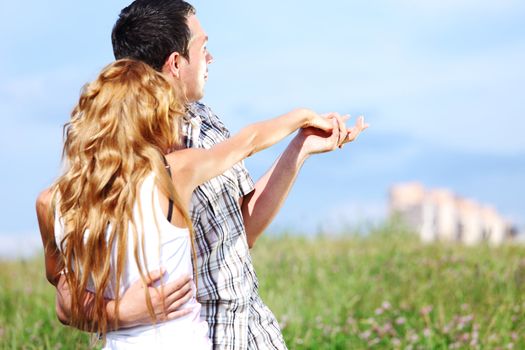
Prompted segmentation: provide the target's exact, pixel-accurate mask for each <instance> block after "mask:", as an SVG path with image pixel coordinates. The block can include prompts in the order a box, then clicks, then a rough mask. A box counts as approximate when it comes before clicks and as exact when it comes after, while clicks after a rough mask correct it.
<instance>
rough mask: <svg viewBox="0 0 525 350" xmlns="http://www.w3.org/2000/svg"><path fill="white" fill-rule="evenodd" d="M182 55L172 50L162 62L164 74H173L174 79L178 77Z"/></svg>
mask: <svg viewBox="0 0 525 350" xmlns="http://www.w3.org/2000/svg"><path fill="white" fill-rule="evenodd" d="M182 60H183V57H182V55H181V54H180V53H178V52H172V53H171V54H170V55H169V56H168V59H166V62H164V67H162V71H163V72H164V73H166V74H169V75H171V76H173V77H174V78H175V79H180V68H181V63H182Z"/></svg>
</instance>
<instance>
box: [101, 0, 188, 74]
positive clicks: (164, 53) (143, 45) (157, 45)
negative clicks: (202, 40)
mask: <svg viewBox="0 0 525 350" xmlns="http://www.w3.org/2000/svg"><path fill="white" fill-rule="evenodd" d="M193 14H195V8H194V7H193V6H191V5H190V4H188V3H187V2H185V1H182V0H136V1H134V2H133V3H131V5H129V6H128V7H126V8H124V9H123V10H122V11H121V12H120V15H119V18H118V20H117V22H116V23H115V26H114V27H113V31H112V33H111V43H112V44H113V54H114V55H115V58H116V59H121V58H132V59H136V60H140V61H142V62H145V63H147V64H149V65H150V66H152V67H153V68H154V69H156V70H158V71H161V70H162V67H163V66H164V63H165V62H166V60H167V59H168V57H169V55H171V54H172V53H173V52H178V53H180V54H181V55H182V56H183V57H185V58H186V59H188V58H189V57H188V43H189V41H190V39H191V33H190V29H189V27H188V23H187V18H188V17H189V16H191V15H193Z"/></svg>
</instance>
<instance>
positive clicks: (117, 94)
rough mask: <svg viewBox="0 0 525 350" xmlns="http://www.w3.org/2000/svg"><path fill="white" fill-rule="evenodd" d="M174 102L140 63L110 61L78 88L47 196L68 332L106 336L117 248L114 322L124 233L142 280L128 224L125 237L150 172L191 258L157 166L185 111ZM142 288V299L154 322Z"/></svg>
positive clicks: (168, 184)
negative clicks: (54, 219) (60, 166)
mask: <svg viewBox="0 0 525 350" xmlns="http://www.w3.org/2000/svg"><path fill="white" fill-rule="evenodd" d="M180 96H182V94H179V93H178V92H177V91H176V90H175V89H174V88H173V86H172V85H171V84H170V83H169V82H168V81H167V79H166V78H165V77H164V76H163V75H162V74H161V73H159V72H156V71H155V70H153V69H152V68H151V67H149V66H148V65H146V64H145V63H142V62H139V61H135V60H130V59H122V60H118V61H115V62H114V63H112V64H110V65H108V66H107V67H105V68H104V69H103V70H102V72H101V73H100V74H99V76H98V77H97V79H96V80H94V81H93V82H91V83H89V84H87V85H86V86H85V87H84V88H83V91H82V93H81V96H80V99H79V101H78V104H77V105H76V106H75V108H74V109H73V112H72V113H71V120H70V121H69V122H68V123H67V124H66V125H65V126H64V137H65V142H64V151H63V158H64V161H65V171H64V174H63V175H62V176H61V177H60V178H59V179H58V180H57V182H56V186H55V193H56V195H55V196H54V197H55V202H56V204H57V205H58V212H59V215H60V217H61V219H62V221H63V225H64V230H65V232H64V233H65V235H64V239H63V240H62V242H57V243H59V244H60V246H61V250H62V255H63V259H64V266H65V268H66V269H65V270H64V271H65V274H66V278H67V281H68V283H69V287H70V289H71V311H72V314H71V321H72V324H73V325H74V326H76V327H80V328H83V329H86V328H90V329H91V330H92V331H97V332H98V333H100V334H105V333H106V332H107V329H108V320H107V313H106V307H105V300H104V292H105V291H106V288H107V287H108V284H109V282H110V279H111V273H110V272H111V254H112V249H113V248H115V249H117V259H116V266H115V267H114V268H115V273H116V291H117V292H116V300H115V305H116V307H115V309H116V310H115V312H116V315H117V317H116V319H118V309H119V308H118V305H119V295H118V294H119V292H118V291H119V290H120V283H121V277H122V273H123V271H124V268H125V264H126V263H129V262H128V261H127V254H126V247H127V246H128V243H127V242H128V236H129V235H134V238H135V239H134V242H135V245H134V258H135V262H136V263H137V266H138V269H139V273H140V275H141V278H142V280H143V282H145V275H146V272H145V268H146V267H145V266H143V264H142V263H141V260H140V255H141V251H140V250H141V249H139V246H138V244H137V242H139V241H140V239H143V238H144V237H142V238H139V237H138V236H139V232H138V230H137V229H136V225H132V227H133V229H132V230H131V232H128V231H129V230H128V227H129V223H130V222H131V223H134V220H133V206H134V204H135V203H136V199H137V193H138V190H139V187H140V185H141V184H142V182H143V180H144V179H145V178H146V176H147V175H148V174H150V173H151V172H153V173H154V174H155V176H156V184H157V186H158V188H159V189H160V191H161V192H162V193H164V194H165V195H166V196H167V197H168V198H170V199H171V200H173V202H174V206H175V210H178V212H180V213H181V214H182V215H183V217H184V219H185V221H186V224H187V226H188V227H189V228H190V235H191V242H192V251H193V256H194V257H195V248H194V245H193V242H194V239H193V230H192V226H191V220H190V218H189V216H188V214H187V212H186V210H185V207H184V206H183V204H182V202H181V200H180V198H179V196H178V195H177V193H176V191H175V188H174V186H173V183H172V180H171V178H170V177H169V174H168V173H167V171H166V168H165V166H164V163H163V156H164V153H165V152H166V150H168V149H169V148H172V147H173V146H174V145H176V146H177V145H179V146H180V140H179V138H180V125H179V124H180V121H181V117H182V116H183V115H184V112H185V110H184V106H185V104H184V102H183V101H182V99H181V97H180ZM57 198H58V199H59V200H58V201H56V199H57ZM108 225H111V230H109V231H108ZM140 235H142V236H143V232H142V233H140ZM115 245H116V246H115ZM143 253H144V252H143V251H142V254H143ZM143 258H145V256H143ZM194 266H195V262H194ZM194 270H195V268H194ZM89 280H91V282H92V283H93V287H94V300H93V302H92V304H91V305H89V312H88V314H86V311H87V310H86V305H84V298H85V290H86V287H87V286H88V281H89ZM147 290H148V289H147V288H145V291H146V298H145V299H146V302H147V304H148V310H149V312H150V315H151V316H152V318H153V320H155V315H154V313H153V307H152V304H151V299H150V296H149V294H148V292H147ZM88 320H90V321H92V322H88ZM114 326H118V325H114Z"/></svg>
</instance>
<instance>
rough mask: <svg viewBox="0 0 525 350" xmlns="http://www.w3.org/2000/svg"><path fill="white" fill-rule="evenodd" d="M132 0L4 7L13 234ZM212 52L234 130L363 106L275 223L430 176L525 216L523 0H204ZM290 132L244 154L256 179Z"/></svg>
mask: <svg viewBox="0 0 525 350" xmlns="http://www.w3.org/2000/svg"><path fill="white" fill-rule="evenodd" d="M127 4H128V1H111V2H108V1H90V2H71V1H64V0H60V1H53V2H47V3H46V2H41V1H34V0H30V1H27V2H24V3H16V2H10V3H6V4H3V5H2V12H1V13H0V63H1V64H0V118H1V125H2V128H1V129H0V166H1V169H2V172H1V173H0V192H1V193H2V198H3V200H2V201H1V203H0V235H4V236H5V235H7V234H16V235H17V236H23V237H35V233H36V230H37V226H36V219H35V215H34V209H33V207H34V199H35V197H36V195H37V193H38V192H39V190H40V189H42V188H44V187H45V186H47V185H49V184H50V183H51V182H52V181H53V179H54V178H55V177H56V176H57V174H58V173H59V170H60V152H61V141H62V139H61V127H62V125H63V124H64V123H65V122H66V121H67V119H68V117H69V111H70V110H71V108H72V107H73V105H74V104H75V101H76V99H77V98H78V94H79V90H80V88H81V86H82V85H83V84H84V83H85V82H87V81H89V80H91V79H93V78H94V77H95V76H96V75H97V73H98V71H99V70H100V69H101V68H102V67H103V66H104V65H105V64H107V63H109V62H110V61H111V60H112V59H113V57H112V51H111V43H110V31H111V28H112V26H113V23H114V21H115V20H116V18H117V15H118V13H119V11H120V9H121V8H122V7H124V6H126V5H127ZM193 4H194V5H195V7H196V8H197V11H198V16H199V18H200V20H201V22H202V24H203V26H204V28H205V29H206V31H207V32H208V35H209V37H210V42H209V49H210V51H211V52H212V54H213V55H214V57H215V62H214V63H213V64H212V65H211V66H210V69H209V70H210V77H209V81H208V85H207V89H206V96H205V98H204V101H205V102H206V103H208V104H209V105H210V106H211V107H212V108H213V109H214V110H215V111H216V113H217V114H218V115H219V116H221V118H222V119H223V120H224V122H225V123H226V125H228V126H229V127H230V129H231V130H232V131H237V130H239V129H240V128H241V127H242V126H243V125H246V124H248V123H250V122H253V121H256V120H260V119H263V118H267V117H271V116H274V115H277V114H279V113H282V112H285V111H287V110H289V109H292V108H295V107H299V106H304V107H309V108H313V109H315V110H317V111H319V112H327V111H338V112H341V113H350V114H352V115H354V116H357V115H358V114H364V115H365V116H366V118H367V120H368V121H369V122H370V123H371V124H372V127H371V128H370V129H369V130H367V132H366V134H364V135H362V137H360V138H359V140H358V142H357V143H355V144H353V145H350V146H349V147H346V148H344V150H343V151H338V152H336V153H334V154H329V155H320V156H316V157H313V158H311V159H309V160H308V161H307V163H306V164H305V167H304V168H303V171H302V172H301V174H300V176H299V178H298V181H297V183H296V186H295V187H294V189H293V190H292V193H291V195H290V198H289V200H288V201H287V202H286V204H285V206H284V208H283V209H282V211H281V213H280V214H279V216H278V217H277V218H276V222H275V224H274V225H273V226H272V230H282V229H285V228H291V229H293V230H297V231H304V232H315V231H316V230H317V229H318V228H319V227H330V225H332V224H336V223H338V222H340V223H345V222H350V223H351V222H356V221H359V220H364V219H367V218H378V217H379V218H380V217H382V216H383V215H384V212H385V205H386V195H387V190H388V187H389V186H390V185H391V184H392V183H395V182H399V181H410V180H418V181H421V182H423V183H424V184H425V185H427V186H429V187H438V186H439V187H448V188H450V189H452V190H454V191H455V192H456V193H458V194H460V195H464V196H467V197H471V198H474V199H477V200H479V201H481V202H484V203H488V204H492V205H494V206H495V207H496V208H498V209H499V210H500V212H502V213H503V214H505V215H506V216H508V217H509V218H510V219H512V220H513V221H514V222H516V223H518V224H519V225H521V226H523V225H524V224H525V200H523V198H525V186H524V185H523V183H524V180H525V137H523V135H522V134H523V131H524V130H525V102H523V101H525V65H524V62H525V26H523V23H525V3H523V2H522V1H517V0H516V1H514V0H499V1H473V0H457V1H452V0H442V1H437V0H429V1H416V0H399V1H394V0H380V1H374V2H370V1H359V2H357V1H354V2H350V1H336V0H326V1H323V2H322V3H318V2H308V1H295V0H294V1H275V0H268V1H264V2H247V1H229V0H226V1H220V2H219V1H213V2H211V1H194V2H193ZM285 145H286V142H285V143H283V144H281V145H279V146H277V147H275V148H274V149H272V150H269V151H266V152H264V153H261V154H258V155H256V156H255V157H253V158H252V159H250V160H248V161H247V165H248V168H249V169H250V171H251V172H252V174H253V175H254V177H255V178H257V177H259V176H260V175H261V174H262V173H263V172H264V170H266V168H268V167H269V166H270V165H271V163H272V162H273V160H274V159H275V158H276V157H277V155H278V154H279V152H280V151H281V150H282V149H283V147H284V146H285Z"/></svg>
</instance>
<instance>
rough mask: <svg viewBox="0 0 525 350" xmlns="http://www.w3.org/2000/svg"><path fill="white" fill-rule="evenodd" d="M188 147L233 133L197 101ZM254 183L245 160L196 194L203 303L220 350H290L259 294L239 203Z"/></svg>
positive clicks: (194, 217)
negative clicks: (244, 162)
mask: <svg viewBox="0 0 525 350" xmlns="http://www.w3.org/2000/svg"><path fill="white" fill-rule="evenodd" d="M182 133H183V135H184V137H185V144H186V147H199V148H211V147H213V145H215V144H216V143H219V142H221V141H224V140H225V139H227V138H228V137H229V136H230V134H229V131H228V130H227V129H226V128H225V127H224V125H223V124H222V122H221V121H220V120H219V118H218V117H217V116H216V115H215V114H214V113H213V112H212V111H211V109H210V108H208V107H207V106H205V105H204V104H202V103H198V102H195V103H192V104H191V105H190V107H189V109H188V118H187V122H186V123H184V125H183V128H182ZM253 189H254V183H253V181H252V179H251V177H250V175H249V174H248V171H247V170H246V168H245V167H244V164H243V162H239V163H237V164H236V165H234V166H233V167H232V168H230V169H229V170H227V171H226V172H224V173H223V174H222V175H219V176H217V177H215V178H213V179H211V180H209V181H208V182H206V183H204V184H202V185H200V186H199V187H197V189H196V190H195V191H194V193H193V196H192V200H191V205H190V216H191V219H192V222H193V225H194V229H195V241H196V247H197V271H198V294H197V297H198V300H199V302H201V304H202V305H203V308H202V316H203V317H204V318H205V319H206V320H207V322H208V324H209V326H210V332H209V336H210V338H211V339H212V341H213V343H214V349H248V348H249V349H252V348H254V349H255V348H259V349H285V348H286V346H285V345H284V340H283V338H282V335H281V331H280V329H279V326H278V324H277V321H276V320H275V317H274V316H273V314H272V313H271V311H270V310H269V309H268V308H267V307H266V305H264V303H263V302H262V300H261V299H260V297H259V294H258V281H257V276H256V275H255V270H254V268H253V264H252V260H251V256H250V251H249V247H248V243H247V241H246V232H245V228H244V221H243V217H242V213H241V208H240V206H239V202H238V199H239V198H240V197H243V196H245V195H246V194H248V193H250V192H251V191H253Z"/></svg>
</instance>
